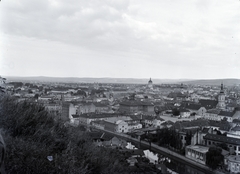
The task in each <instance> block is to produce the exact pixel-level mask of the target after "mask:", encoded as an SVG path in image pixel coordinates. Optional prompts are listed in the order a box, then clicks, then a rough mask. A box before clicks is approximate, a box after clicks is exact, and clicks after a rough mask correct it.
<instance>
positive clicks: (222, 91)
mask: <svg viewBox="0 0 240 174" xmlns="http://www.w3.org/2000/svg"><path fill="white" fill-rule="evenodd" d="M220 93H224V90H223V82H222V83H221V91H220Z"/></svg>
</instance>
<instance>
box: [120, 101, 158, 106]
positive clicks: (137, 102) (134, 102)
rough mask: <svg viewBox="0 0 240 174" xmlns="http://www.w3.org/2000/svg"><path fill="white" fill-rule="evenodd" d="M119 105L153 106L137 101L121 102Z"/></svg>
mask: <svg viewBox="0 0 240 174" xmlns="http://www.w3.org/2000/svg"><path fill="white" fill-rule="evenodd" d="M120 105H125V106H154V104H153V103H150V102H143V101H137V100H132V101H131V100H128V101H123V102H121V103H120Z"/></svg>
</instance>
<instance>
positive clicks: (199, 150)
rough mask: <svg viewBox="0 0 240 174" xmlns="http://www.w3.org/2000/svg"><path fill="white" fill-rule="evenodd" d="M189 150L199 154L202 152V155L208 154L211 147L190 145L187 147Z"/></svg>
mask: <svg viewBox="0 0 240 174" xmlns="http://www.w3.org/2000/svg"><path fill="white" fill-rule="evenodd" d="M187 148H189V149H193V150H195V151H197V152H201V153H207V152H208V149H209V147H206V146H199V145H189V146H187Z"/></svg>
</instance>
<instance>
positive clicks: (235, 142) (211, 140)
mask: <svg viewBox="0 0 240 174" xmlns="http://www.w3.org/2000/svg"><path fill="white" fill-rule="evenodd" d="M203 139H204V140H205V145H206V146H211V145H219V144H222V143H224V144H227V146H228V148H229V149H230V151H233V152H234V153H236V155H240V139H238V138H233V137H227V136H223V135H217V134H206V135H205V136H204V137H203Z"/></svg>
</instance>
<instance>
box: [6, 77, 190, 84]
mask: <svg viewBox="0 0 240 174" xmlns="http://www.w3.org/2000/svg"><path fill="white" fill-rule="evenodd" d="M6 78H7V80H8V81H35V82H65V83H125V84H147V83H148V81H149V79H137V78H107V77H106V78H91V77H83V78H78V77H44V76H38V77H11V76H9V77H6ZM152 81H153V83H154V84H162V83H167V84H169V83H180V82H181V81H186V79H185V80H181V79H152Z"/></svg>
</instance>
